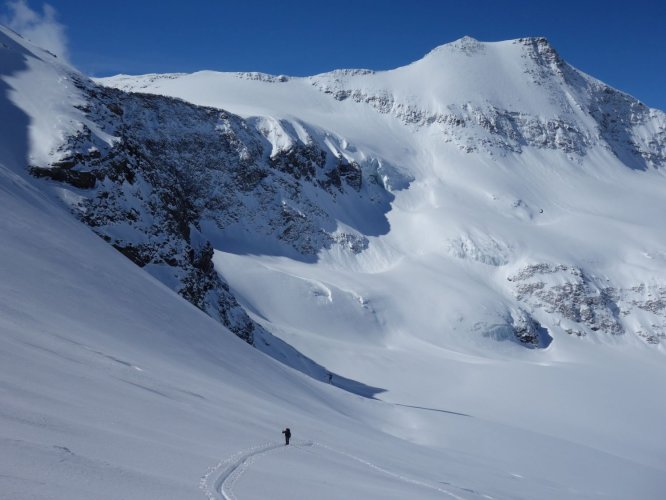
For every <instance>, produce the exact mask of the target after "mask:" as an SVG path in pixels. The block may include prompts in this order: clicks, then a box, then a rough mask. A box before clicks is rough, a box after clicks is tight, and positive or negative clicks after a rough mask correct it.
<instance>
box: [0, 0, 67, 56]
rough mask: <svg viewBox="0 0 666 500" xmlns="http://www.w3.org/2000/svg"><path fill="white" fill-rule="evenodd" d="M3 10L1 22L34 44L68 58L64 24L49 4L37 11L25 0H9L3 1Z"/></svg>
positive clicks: (0, 17)
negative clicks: (4, 12) (4, 11)
mask: <svg viewBox="0 0 666 500" xmlns="http://www.w3.org/2000/svg"><path fill="white" fill-rule="evenodd" d="M5 10H6V14H5V15H2V16H0V22H1V23H2V24H4V25H5V26H8V27H9V28H11V29H13V30H14V31H16V32H17V33H20V34H21V35H23V36H24V37H25V38H27V39H28V40H30V41H31V42H32V43H34V44H35V45H38V46H40V47H42V48H44V49H46V50H49V51H50V52H53V53H54V54H56V55H57V56H58V57H61V58H63V59H68V56H69V53H68V50H67V36H66V34H65V26H64V25H63V24H61V23H60V22H59V21H58V19H57V12H56V10H55V9H54V8H53V7H52V6H51V5H49V4H47V3H45V4H43V5H42V11H41V12H39V11H37V10H33V9H31V8H30V5H28V2H27V1H26V0H9V1H7V2H5Z"/></svg>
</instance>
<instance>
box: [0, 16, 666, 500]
mask: <svg viewBox="0 0 666 500" xmlns="http://www.w3.org/2000/svg"><path fill="white" fill-rule="evenodd" d="M0 41H2V46H1V47H0V112H2V117H3V118H2V120H0V131H2V135H0V154H1V155H2V156H0V212H1V213H2V214H3V216H2V217H0V376H1V377H0V395H1V399H2V405H1V406H0V498H3V499H5V498H6V499H17V500H18V499H21V500H26V499H53V498H57V499H67V500H78V499H82V500H83V499H86V500H88V499H91V498H94V499H119V498H123V499H141V500H143V499H148V498H159V499H161V500H166V499H178V500H183V499H202V498H209V499H225V500H229V499H233V498H237V499H239V500H242V499H274V500H280V499H285V500H286V499H290V500H291V499H295V498H321V499H339V498H359V499H361V498H362V499H387V498H394V499H411V498H419V499H420V498H423V499H431V498H432V499H436V498H455V499H483V498H485V499H498V500H499V499H530V500H532V499H553V500H555V499H558V500H560V499H563V498H566V499H602V498H603V499H617V500H620V499H628V498H637V499H639V498H640V499H648V500H650V499H654V500H658V499H662V498H663V495H664V492H665V491H666V446H665V445H664V443H666V431H665V430H664V425H663V423H664V422H665V421H666V400H665V399H664V398H663V383H664V380H666V364H665V363H664V352H663V351H664V350H663V342H662V343H661V344H659V345H652V344H648V343H646V342H644V341H643V340H642V338H641V337H640V336H639V335H637V334H635V332H634V331H633V330H632V331H627V332H626V333H625V334H623V335H612V334H607V333H606V334H605V333H602V332H597V333H595V332H590V333H588V334H587V335H584V336H582V337H578V336H576V335H569V334H567V333H565V331H564V329H565V328H566V327H567V325H565V324H562V325H560V326H557V327H556V326H552V325H551V323H549V320H550V319H549V318H551V316H549V314H550V313H547V312H544V311H541V312H539V310H536V309H535V311H534V314H535V316H536V317H537V318H538V319H539V320H540V321H541V323H543V324H547V325H548V326H549V328H548V334H549V335H550V336H551V337H552V342H550V344H549V345H548V346H547V348H533V349H532V348H526V347H524V346H523V345H521V344H520V343H519V342H516V341H514V340H510V339H509V338H508V337H507V334H506V328H505V327H506V322H507V316H510V314H511V307H518V305H517V302H516V299H515V298H513V295H512V292H511V290H510V289H509V286H510V283H511V282H508V281H507V277H511V276H513V275H515V274H516V273H518V272H519V271H520V269H522V268H523V266H525V265H526V264H528V263H532V262H551V263H553V264H566V265H567V266H578V267H581V268H584V269H585V272H586V273H589V274H594V275H595V277H596V278H595V279H597V278H598V279H600V280H601V279H608V280H611V281H612V282H613V283H614V284H615V285H616V286H618V287H631V286H634V285H635V284H638V283H648V284H654V285H655V286H657V285H661V286H663V284H664V283H665V282H666V280H665V279H664V278H665V276H664V274H665V271H664V260H665V259H666V240H665V236H664V234H666V233H664V231H663V229H664V226H663V218H662V216H661V214H663V213H664V211H665V209H666V198H665V197H664V195H663V192H664V189H663V184H664V177H663V173H662V171H661V170H658V169H648V170H644V171H643V170H635V169H631V168H628V167H627V166H626V165H624V164H623V163H621V162H620V161H619V159H618V158H617V157H616V156H614V155H613V154H612V152H611V151H610V150H608V149H605V148H603V147H601V146H590V149H589V150H588V151H587V153H586V154H584V155H582V156H576V155H575V154H574V153H567V152H561V151H551V150H543V149H539V148H531V147H529V146H524V147H523V150H522V152H521V153H520V154H519V153H515V152H513V153H505V154H503V155H502V154H499V153H498V152H497V151H495V152H494V153H493V154H490V153H488V152H478V154H468V153H467V152H465V151H464V150H462V149H460V147H459V145H458V144H457V143H456V142H455V140H453V139H451V140H450V141H445V140H443V137H442V134H443V133H442V130H439V129H436V128H433V127H431V126H427V125H423V124H421V125H418V124H416V125H415V124H414V123H410V122H409V121H408V122H407V123H406V122H405V121H404V113H403V115H401V114H400V112H401V111H400V110H401V109H402V111H405V110H406V108H405V107H403V108H398V109H397V112H396V109H395V108H392V109H391V110H390V111H389V112H383V111H381V110H378V109H377V107H376V106H375V105H377V106H380V107H381V102H380V101H377V100H376V99H374V100H373V99H371V100H370V101H369V102H365V101H363V102H357V101H355V100H353V99H343V100H341V101H339V100H337V99H335V98H333V97H331V94H330V93H325V92H323V91H322V90H321V88H322V86H326V85H330V86H332V87H335V88H336V89H337V90H333V91H331V92H337V91H338V90H340V91H344V90H345V89H346V88H347V87H346V86H354V87H355V88H360V89H361V90H362V92H364V93H365V95H371V94H372V95H381V94H383V93H385V94H386V95H387V96H388V95H391V96H392V97H391V98H392V99H393V103H394V104H395V103H406V104H405V106H406V105H407V104H409V105H413V109H412V111H414V110H417V111H418V110H423V109H428V110H430V111H432V112H433V113H437V112H440V111H443V110H444V108H445V107H446V103H447V102H460V103H462V102H471V103H472V104H474V102H473V100H474V99H484V100H485V101H487V102H486V103H485V104H490V105H497V106H499V105H501V106H503V107H508V108H511V109H512V110H514V111H516V112H517V113H530V114H535V115H539V116H543V117H545V118H544V119H547V118H549V117H552V116H555V115H557V116H562V115H561V114H562V113H564V114H566V115H567V116H569V117H570V118H571V120H572V121H576V123H578V124H579V125H580V126H581V128H585V127H587V126H589V127H592V125H591V123H590V118H589V117H588V116H583V115H584V113H582V111H580V110H579V108H578V107H576V106H575V105H569V104H566V103H564V104H563V103H562V102H556V101H554V100H553V99H551V98H550V97H549V96H548V95H544V94H543V92H540V91H539V89H532V87H528V86H526V84H525V73H524V72H522V66H521V65H520V64H521V61H522V57H521V55H520V54H521V52H520V47H518V46H516V45H515V44H511V43H509V42H507V43H501V44H482V45H480V47H481V49H479V46H477V45H476V44H475V43H472V42H469V41H466V42H464V43H463V45H464V47H465V50H464V51H463V52H460V51H459V50H458V51H456V50H457V49H456V50H453V49H455V48H456V46H455V45H453V46H452V47H453V48H451V47H449V46H445V47H442V48H439V49H437V50H435V51H433V52H432V53H431V54H429V55H428V56H426V57H425V58H424V59H423V60H421V61H419V62H416V63H414V64H413V65H410V66H408V67H405V68H400V69H398V70H395V71H393V72H385V73H368V72H345V73H339V74H336V73H334V74H329V75H320V76H318V77H312V78H310V79H280V78H274V77H267V76H262V75H256V74H252V75H244V76H243V75H225V74H217V73H211V72H202V73H197V74H193V75H168V76H159V75H152V76H147V77H140V78H133V77H132V78H126V77H116V78H115V79H111V80H107V81H106V82H105V83H107V84H111V83H112V84H114V85H116V86H120V87H122V86H125V87H126V88H128V89H130V90H139V91H144V92H155V93H165V94H169V95H174V96H177V97H180V98H183V99H185V100H190V101H192V102H194V103H196V104H205V105H208V106H217V107H221V108H225V109H228V110H229V111H231V112H235V113H239V114H241V115H242V116H244V117H246V118H250V119H253V120H255V121H254V122H253V123H258V124H259V125H258V126H262V127H264V128H266V130H267V132H266V137H267V138H268V139H269V140H270V141H271V143H272V144H273V146H274V148H276V150H280V149H283V148H286V147H288V146H289V144H291V143H292V142H293V141H298V140H303V139H306V138H307V137H308V136H312V135H313V134H319V135H318V136H317V137H318V139H321V140H322V141H324V140H328V142H327V143H328V144H330V147H331V148H332V149H335V150H336V151H338V153H340V154H343V155H346V156H348V157H349V159H355V160H359V161H362V160H363V157H366V156H367V157H373V158H383V159H385V162H384V163H383V164H382V168H380V169H379V173H380V174H383V175H384V176H385V178H384V182H385V184H386V186H387V187H389V189H391V190H392V192H393V194H394V195H395V200H394V202H393V203H392V206H391V211H390V212H389V213H388V214H387V220H388V226H389V230H388V231H386V232H379V233H378V235H374V236H370V237H369V240H370V245H369V247H368V248H367V249H366V250H364V251H363V252H361V253H359V254H353V253H350V252H346V251H344V250H342V249H340V248H338V247H333V248H332V249H331V250H329V251H322V253H321V254H320V255H319V256H318V259H317V261H316V262H314V263H312V262H305V261H300V260H294V259H289V258H287V257H284V256H280V255H270V254H265V253H264V254H262V253H261V252H255V253H253V252H250V251H242V252H241V251H239V248H240V244H239V245H238V246H234V244H231V243H230V244H229V245H227V246H225V245H224V244H221V245H217V246H218V248H216V250H217V252H216V255H215V267H216V268H217V269H218V271H219V272H220V273H222V274H223V275H224V277H225V278H226V279H227V280H228V281H229V283H230V284H231V287H232V290H233V292H234V293H235V295H236V297H237V298H238V300H239V301H240V302H241V304H242V305H244V306H245V307H246V309H247V311H248V313H250V314H251V316H252V317H253V318H254V319H255V320H256V321H258V322H260V323H261V324H262V325H264V326H265V327H266V328H267V329H269V330H270V331H271V332H272V333H274V334H275V335H277V336H279V337H280V338H281V339H282V340H284V341H286V342H288V343H290V344H292V345H294V346H295V347H297V348H298V349H299V350H301V351H302V352H303V353H304V354H306V355H307V356H309V357H311V358H312V359H313V360H315V361H316V362H318V363H320V364H321V365H323V366H325V367H327V368H328V369H330V370H331V371H333V372H335V373H338V374H340V375H341V376H344V377H348V378H350V379H354V380H358V381H360V382H362V383H365V384H368V385H370V386H373V387H378V388H382V389H385V391H386V392H383V393H381V394H379V395H378V396H377V398H379V399H368V398H362V397H359V396H355V395H352V394H349V393H348V392H345V391H341V390H339V389H337V388H336V387H335V383H336V380H335V378H334V379H333V380H332V381H331V382H332V383H331V384H325V383H320V382H317V381H314V380H312V379H310V378H308V377H306V376H304V375H302V374H301V373H298V372H295V371H294V370H292V369H290V368H288V367H285V366H284V365H281V364H279V363H277V362H276V361H274V360H273V359H271V358H269V357H267V356H265V355H263V354H262V353H260V352H258V351H257V350H256V349H253V348H251V347H250V346H248V345H247V344H246V343H244V342H242V341H241V340H239V339H238V338H236V337H235V336H234V335H232V334H231V333H230V332H228V331H227V330H226V329H224V328H223V327H222V326H220V324H219V323H217V322H216V321H214V320H213V319H211V318H209V317H208V316H206V315H205V314H204V313H203V312H202V311H200V310H199V309H197V308H195V307H193V306H192V305H190V304H188V303H187V302H185V301H184V300H183V299H182V298H181V297H179V296H178V295H177V294H175V293H173V292H172V291H170V290H169V289H167V288H166V287H165V286H164V285H163V284H161V283H159V282H158V281H157V280H155V279H154V278H152V277H150V276H149V275H148V274H147V273H145V272H144V271H143V270H141V269H140V268H138V267H136V266H135V265H133V264H132V263H131V262H130V261H129V260H127V259H125V258H124V257H123V256H122V255H121V254H120V253H118V252H116V251H115V250H114V249H113V248H112V247H110V246H109V245H107V244H106V243H105V242H104V241H103V240H101V239H100V238H98V237H97V236H95V235H94V234H93V233H92V232H91V231H90V230H89V229H88V228H86V227H85V226H83V225H82V224H81V223H79V222H77V221H76V220H75V219H74V218H73V217H72V216H71V215H70V214H69V213H68V212H67V211H66V209H65V208H63V205H62V204H61V202H60V200H61V199H62V198H63V197H66V196H75V195H76V193H75V191H74V190H71V191H70V190H64V189H63V188H62V186H61V185H60V184H56V183H52V182H50V181H48V182H47V181H43V180H36V179H33V178H30V177H29V176H28V175H27V173H26V162H28V163H30V162H39V161H40V155H44V154H47V153H48V154H50V153H49V151H50V148H51V147H52V142H50V141H56V140H57V136H58V134H61V135H64V134H68V133H71V132H72V131H75V130H78V127H80V126H81V123H83V122H84V121H85V119H84V118H83V116H82V115H81V114H80V113H79V111H78V109H76V108H74V107H72V105H75V104H76V103H77V102H78V101H77V99H78V97H77V91H76V89H74V88H73V87H71V86H70V85H69V84H68V74H69V73H68V72H69V71H71V70H70V69H69V68H66V67H65V66H62V65H60V64H59V63H58V62H57V61H54V60H52V57H51V56H49V55H48V54H46V53H45V52H42V51H40V50H39V49H36V48H34V47H32V46H30V44H29V43H27V42H26V41H24V40H22V39H20V38H18V37H17V36H16V35H15V34H13V33H11V32H9V31H8V30H6V29H4V28H2V29H1V31H0ZM457 43H460V42H457ZM469 47H471V48H469ZM478 51H481V52H480V53H479V52H478ZM475 57H482V58H483V59H482V60H481V61H480V62H479V61H477V60H476V59H474V58H475ZM487 65H491V67H490V68H489V69H484V68H487ZM453 68H458V69H457V70H456V71H454V70H453ZM491 70H492V71H493V72H494V73H493V74H495V75H496V78H495V79H494V81H493V85H492V86H491V85H489V84H488V81H487V78H486V77H485V76H484V75H487V74H488V73H486V71H491ZM460 74H467V75H471V76H470V77H469V79H464V80H462V79H461V78H460ZM54 75H56V76H54ZM336 79H338V80H341V81H342V83H340V82H339V81H338V82H337V83H336V81H335V80H336ZM282 80H285V81H282ZM338 84H339V85H338ZM336 86H337V87H336ZM338 87H339V88H338ZM558 95H559V94H558ZM37 96H40V99H44V100H45V101H46V102H47V104H46V105H40V104H39V103H38V102H37V101H36V99H37ZM480 96H483V97H480ZM571 99H572V100H575V96H573V95H572V96H571ZM378 102H379V104H377V103H378ZM382 102H383V101H382ZM373 103H374V104H373ZM565 104H566V105H565ZM479 105H480V104H479ZM563 106H564V107H565V108H566V109H565V111H562V110H563V109H564V108H563ZM567 106H568V107H567ZM410 109H411V108H410ZM415 112H416V111H415ZM579 115H580V116H579ZM5 117H10V118H11V119H10V120H6V119H5ZM285 124H288V125H289V126H287V125H285ZM285 129H287V130H285ZM590 130H592V128H590ZM590 133H591V132H590ZM110 140H111V139H110ZM572 155H573V156H572ZM570 157H571V158H573V159H571V158H570ZM541 209H543V213H541V212H540V210H541ZM355 216H357V217H359V218H361V219H362V218H363V214H355ZM220 241H222V242H223V241H224V238H221V239H220ZM551 274H552V276H553V278H552V279H553V281H557V280H558V279H560V275H558V274H557V273H551ZM632 314H633V313H632ZM644 314H645V315H644V316H640V315H639V313H638V312H637V313H635V314H634V315H632V316H631V320H632V321H635V322H636V324H635V330H639V329H641V328H642V329H645V328H646V327H647V328H650V326H649V325H650V324H651V322H655V323H656V322H657V321H658V319H655V318H654V317H653V316H650V315H649V314H648V313H647V312H646V313H644ZM493 325H496V326H497V328H494V329H493V328H492V327H493ZM542 347H545V346H542ZM286 426H289V427H290V428H291V429H292V431H293V433H294V438H293V441H292V443H293V444H292V445H289V446H288V447H287V446H283V445H282V444H281V440H280V431H281V430H282V429H283V428H284V427H286Z"/></svg>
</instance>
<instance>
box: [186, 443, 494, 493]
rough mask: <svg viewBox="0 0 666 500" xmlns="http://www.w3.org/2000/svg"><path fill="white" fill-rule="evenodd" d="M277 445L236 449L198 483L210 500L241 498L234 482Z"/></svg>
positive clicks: (409, 480)
mask: <svg viewBox="0 0 666 500" xmlns="http://www.w3.org/2000/svg"><path fill="white" fill-rule="evenodd" d="M293 446H295V447H305V446H314V447H318V448H321V449H322V450H325V451H327V452H331V453H337V454H338V455H342V456H344V457H346V458H348V459H350V460H353V461H355V462H358V463H360V464H362V465H365V466H366V467H369V468H371V469H374V470H376V471H378V472H380V473H382V474H385V475H387V476H390V477H392V478H394V479H398V480H399V481H402V482H404V483H408V484H412V485H414V486H418V487H421V488H427V489H430V490H434V491H437V492H440V493H442V494H444V495H446V496H448V497H451V498H455V499H456V500H465V499H464V498H463V497H460V496H458V495H456V494H455V493H452V492H451V491H449V490H445V489H443V488H441V487H438V486H434V485H432V484H429V483H426V482H424V481H419V480H417V479H412V478H410V477H407V476H403V475H401V474H397V473H395V472H392V471H390V470H388V469H385V468H383V467H380V466H379V465H376V464H374V463H372V462H369V461H367V460H365V459H363V458H361V457H357V456H355V455H352V454H350V453H347V452H345V451H341V450H338V449H336V448H332V447H331V446H328V445H325V444H322V443H318V442H315V441H296V442H294V444H293ZM278 449H285V445H284V444H283V443H274V442H268V443H263V444H260V445H257V446H253V447H252V448H247V449H245V450H241V451H239V452H238V453H235V454H234V455H231V456H230V457H228V458H226V459H224V460H222V461H220V462H219V463H218V464H216V465H214V466H212V467H209V468H208V470H207V471H206V473H205V474H204V475H203V476H202V477H201V481H200V482H199V487H200V488H201V489H202V490H203V492H204V494H205V495H206V497H208V499H209V500H238V499H237V497H236V495H234V493H233V490H232V486H233V485H234V483H235V482H236V481H238V479H240V477H241V476H242V475H243V474H244V473H245V471H246V470H247V469H248V468H249V467H250V466H251V465H252V464H253V463H254V462H255V461H256V460H257V458H258V457H260V456H261V455H266V454H268V453H271V452H273V451H276V450H278ZM465 490H466V491H469V492H471V493H474V494H477V495H480V496H482V497H483V498H487V499H490V500H492V498H493V497H491V496H488V495H485V494H481V493H479V492H476V491H473V490H467V489H465Z"/></svg>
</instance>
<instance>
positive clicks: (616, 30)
mask: <svg viewBox="0 0 666 500" xmlns="http://www.w3.org/2000/svg"><path fill="white" fill-rule="evenodd" d="M17 2H18V3H17ZM10 3H11V2H10ZM13 4H14V6H16V5H17V4H22V5H23V6H25V5H28V6H29V7H30V8H32V9H34V11H36V12H35V15H36V16H37V21H35V20H34V19H33V22H39V21H44V22H46V23H49V22H50V23H51V24H55V26H56V28H57V27H60V28H61V29H60V32H61V33H60V34H61V35H64V37H62V36H61V38H62V40H61V41H62V43H63V44H64V45H65V47H66V48H65V49H64V50H66V51H67V52H68V57H69V59H70V60H71V61H72V63H73V64H74V65H75V66H77V67H78V68H79V69H81V70H82V71H84V72H85V73H88V74H90V75H94V76H107V75H112V74H116V73H130V74H139V73H148V72H180V71H183V72H190V71H196V70H200V69H214V70H220V71H246V70H251V71H263V72H266V73H274V74H288V75H310V74H316V73H321V72H324V71H328V70H331V69H336V68H350V67H355V68H356V67H363V68H371V69H378V70H381V69H390V68H395V67H398V66H402V65H404V64H407V63H409V62H412V61H414V60H416V59H419V58H421V57H422V56H423V55H424V54H426V53H427V52H428V51H430V50H431V49H432V48H434V47H436V46H438V45H441V44H443V43H447V42H450V41H452V40H455V39H457V38H460V37H461V36H463V35H470V36H473V37H474V38H477V39H479V40H484V41H494V40H505V39H511V38H519V37H522V36H535V35H543V36H546V37H548V38H549V39H550V41H551V42H552V44H553V45H554V46H555V48H556V49H557V50H558V51H559V52H560V54H561V55H562V56H563V57H564V58H565V59H566V60H567V61H568V62H570V63H571V64H573V65H574V66H576V67H578V68H579V69H582V70H583V71H585V72H587V73H589V74H591V75H593V76H595V77H597V78H599V79H601V80H603V81H605V82H607V83H609V84H610V85H613V86H614V87H617V88H620V89H621V90H624V91H626V92H629V93H630V94H632V95H634V96H636V97H638V98H639V99H641V100H642V101H644V102H645V103H647V104H648V105H650V106H653V107H659V108H661V109H666V2H664V1H656V0H653V1H647V0H635V1H631V2H629V1H617V0H607V1H590V0H578V1H570V0H560V1H552V0H551V1H539V0H533V1H521V0H504V1H503V0H495V1H490V0H476V1H464V0H455V1H448V0H440V1H434V0H411V1H403V0H393V1H391V0H384V1H371V0H365V1H364V0H355V1H349V0H336V1H326V2H318V1H316V0H311V1H293V0H273V1H265V0H235V1H229V0H189V1H187V2H182V1H180V2H171V1H169V0H162V1H152V0H132V1H130V0H113V1H97V0H89V1H86V2H83V1H81V0H53V1H51V2H49V4H50V5H51V6H52V7H53V11H50V10H48V9H47V11H44V10H43V5H44V4H43V3H42V2H37V1H35V0H29V1H28V2H27V3H26V0H15V1H14V2H13ZM15 14H16V11H15V9H10V8H9V7H8V3H5V4H4V6H3V16H2V18H3V20H4V22H5V23H7V22H9V21H12V19H13V17H14V18H15ZM14 20H15V19H14ZM56 31H57V30H56ZM35 36H38V35H35ZM58 36H59V35H57V34H56V35H52V37H51V39H54V38H56V39H57V37H58ZM45 43H46V42H45ZM54 43H57V42H54Z"/></svg>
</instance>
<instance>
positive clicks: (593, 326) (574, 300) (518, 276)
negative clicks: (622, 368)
mask: <svg viewBox="0 0 666 500" xmlns="http://www.w3.org/2000/svg"><path fill="white" fill-rule="evenodd" d="M508 280H509V282H510V283H511V286H512V289H513V293H514V295H515V297H516V299H517V300H518V301H519V302H522V303H524V304H526V305H528V306H531V307H532V308H533V309H534V310H541V311H543V312H545V313H547V314H548V315H551V316H552V317H553V319H554V321H553V322H554V323H556V324H558V325H560V326H561V327H562V329H563V330H564V331H565V332H566V333H568V334H570V335H577V336H579V337H580V336H584V335H587V334H588V333H591V332H600V333H605V334H611V335H622V334H625V333H626V332H628V331H633V332H634V333H635V334H636V335H638V336H640V337H642V338H643V339H645V341H646V342H648V343H652V344H657V343H659V342H660V341H661V339H664V338H666V289H665V288H663V287H661V286H659V285H646V284H645V283H640V284H638V285H636V286H634V287H631V288H628V289H623V288H615V287H613V286H610V285H608V283H605V284H601V282H602V281H605V280H600V279H598V278H593V277H591V276H589V275H588V274H587V273H585V272H584V271H583V270H581V269H579V268H577V267H572V266H566V265H562V264H549V263H540V264H531V265H528V266H526V267H524V268H523V269H521V270H520V271H518V272H517V273H515V274H513V275H512V276H510V277H509V278H508ZM637 309H638V310H640V311H639V313H640V316H641V318H640V320H637V319H636V318H633V319H632V320H631V321H629V319H630V318H629V317H630V316H631V315H634V316H636V313H637ZM641 320H642V321H641Z"/></svg>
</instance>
